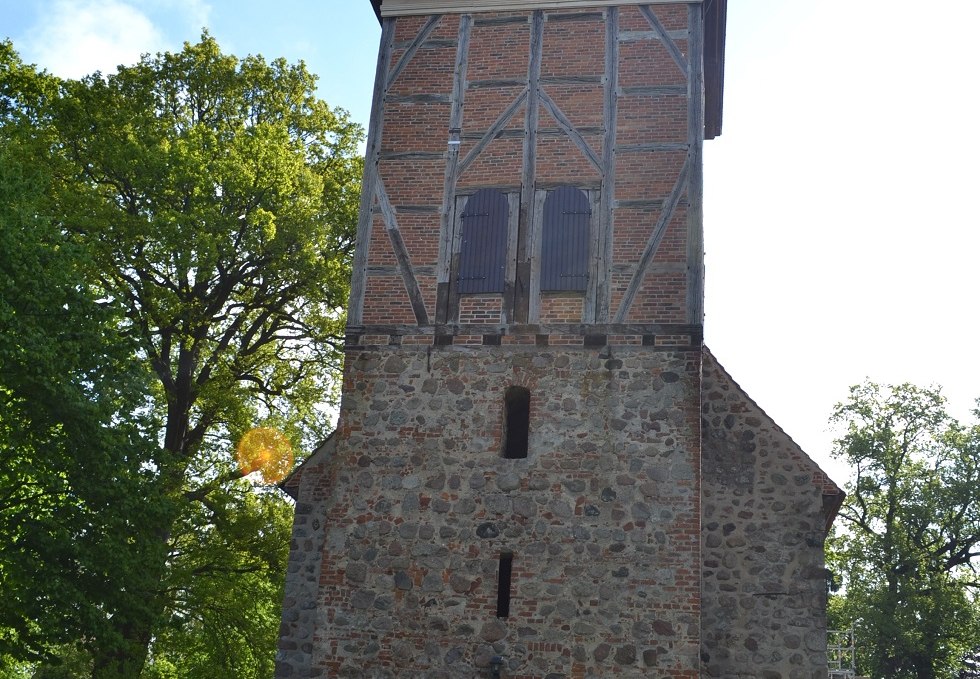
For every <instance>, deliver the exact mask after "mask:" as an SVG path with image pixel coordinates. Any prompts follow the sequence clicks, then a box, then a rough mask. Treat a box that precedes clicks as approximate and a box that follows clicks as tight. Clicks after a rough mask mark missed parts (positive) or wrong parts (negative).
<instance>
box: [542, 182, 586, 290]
mask: <svg viewBox="0 0 980 679" xmlns="http://www.w3.org/2000/svg"><path fill="white" fill-rule="evenodd" d="M591 219H592V206H591V204H590V203H589V197H588V196H587V195H586V194H585V192H584V191H582V190H581V189H577V188H575V187H574V186H561V187H559V188H557V189H555V190H554V191H549V192H548V197H547V198H545V201H544V224H543V225H542V229H541V291H542V292H559V291H563V290H572V291H584V290H585V289H586V286H587V284H588V281H589V223H590V222H591Z"/></svg>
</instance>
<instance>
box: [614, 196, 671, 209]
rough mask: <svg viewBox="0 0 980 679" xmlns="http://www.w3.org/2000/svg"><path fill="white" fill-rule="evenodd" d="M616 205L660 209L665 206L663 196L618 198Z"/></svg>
mask: <svg viewBox="0 0 980 679" xmlns="http://www.w3.org/2000/svg"><path fill="white" fill-rule="evenodd" d="M615 204H616V207H631V208H641V209H644V208H645V209H651V208H652V209H659V208H662V207H663V206H664V199H663V198H633V199H630V200H617V201H616V203H615Z"/></svg>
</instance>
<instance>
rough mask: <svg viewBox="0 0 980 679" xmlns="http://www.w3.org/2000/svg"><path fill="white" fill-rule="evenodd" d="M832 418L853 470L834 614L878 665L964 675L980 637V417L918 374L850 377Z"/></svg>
mask: <svg viewBox="0 0 980 679" xmlns="http://www.w3.org/2000/svg"><path fill="white" fill-rule="evenodd" d="M832 421H833V422H835V423H837V424H839V425H842V427H843V435H842V436H841V437H840V439H838V441H837V442H836V450H835V453H836V455H837V456H839V457H842V458H843V459H845V460H846V461H847V462H848V463H849V464H850V465H851V468H852V469H853V473H854V476H853V478H852V479H851V481H850V483H849V484H848V486H847V493H848V498H847V500H846V502H845V504H844V506H843V507H842V509H841V513H840V518H839V519H838V522H837V526H836V527H835V532H834V535H833V536H832V538H831V541H830V555H829V556H830V563H831V565H832V567H833V568H834V570H835V571H836V573H837V574H838V575H839V576H840V578H841V580H842V583H841V584H842V585H843V589H842V593H841V594H839V595H838V596H837V597H836V598H835V600H834V601H833V602H832V604H831V607H832V612H833V614H834V617H835V618H836V621H835V624H838V625H841V626H850V625H853V626H855V628H856V630H857V636H858V649H859V658H860V662H861V666H860V668H859V669H860V670H861V671H863V672H865V673H868V674H870V675H871V676H872V677H916V678H918V679H931V678H932V677H955V676H957V674H958V673H959V672H960V671H961V670H962V669H963V659H964V657H965V656H966V655H967V654H968V653H969V651H970V650H971V649H974V648H976V647H977V646H978V645H980V611H978V610H977V601H976V595H977V592H978V589H980V578H978V576H977V567H978V565H980V564H978V557H980V427H978V426H976V425H974V426H972V427H965V426H963V425H961V424H960V423H958V422H957V421H956V420H954V419H953V418H952V417H951V416H950V415H949V414H948V412H947V410H946V403H945V399H944V398H943V397H942V396H941V394H940V392H939V390H938V389H923V388H919V387H915V386H913V385H909V384H902V385H898V386H880V385H877V384H873V383H865V384H862V385H859V386H855V387H852V389H851V395H850V399H849V400H848V401H846V402H844V403H841V404H839V405H838V406H837V407H836V409H835V411H834V414H833V418H832Z"/></svg>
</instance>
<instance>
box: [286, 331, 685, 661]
mask: <svg viewBox="0 0 980 679" xmlns="http://www.w3.org/2000/svg"><path fill="white" fill-rule="evenodd" d="M700 363H701V354H700V352H696V351H695V352H684V351H651V350H649V349H644V348H626V347H623V348H615V349H610V348H608V347H604V348H597V349H584V348H556V347H540V348H535V347H530V348H524V347H512V348H508V347H503V348H497V349H495V350H494V351H493V352H492V353H491V352H488V351H487V349H486V348H484V347H474V348H467V347H459V346H452V347H441V348H437V347H420V348H418V349H417V350H414V351H412V350H407V349H406V348H404V347H402V348H400V349H384V350H375V351H363V352H357V353H352V354H351V355H349V360H348V366H347V370H346V376H345V389H344V394H345V396H344V406H343V420H342V421H341V423H340V425H339V428H338V431H337V433H336V434H335V436H334V440H335V441H336V447H335V448H334V450H333V452H332V454H331V455H330V456H329V459H322V461H320V462H319V463H320V464H322V465H323V468H322V469H321V470H320V471H319V472H318V473H313V470H312V469H310V470H309V471H310V472H311V473H310V474H307V473H306V470H304V473H303V479H302V482H301V485H302V495H301V496H300V506H301V507H302V508H303V512H302V516H303V517H304V519H303V524H304V525H305V526H306V527H308V529H310V530H311V531H313V529H314V526H316V525H317V522H320V527H319V528H318V529H316V530H318V531H319V532H320V534H321V537H319V538H316V539H314V542H315V541H316V540H320V541H321V542H322V544H323V545H324V549H323V554H322V563H321V565H320V571H319V581H318V583H317V585H316V589H317V590H318V594H317V595H316V597H315V599H314V602H315V604H316V610H317V614H316V629H315V632H314V635H313V639H312V644H311V645H309V644H308V642H306V641H304V640H301V639H300V640H296V641H297V643H293V642H292V641H290V640H289V637H290V636H291V635H292V634H294V633H295V632H296V631H297V630H298V627H299V626H301V625H304V624H306V623H305V621H303V620H302V619H301V618H297V617H296V615H295V614H293V613H291V612H289V611H293V610H296V607H297V605H299V607H300V608H301V609H302V608H303V606H304V605H305V604H304V603H302V602H299V601H298V600H296V599H295V598H294V599H292V600H290V599H287V604H291V605H290V606H287V615H288V617H287V618H286V620H285V621H284V627H283V635H284V641H286V643H285V644H284V646H283V649H284V650H283V652H281V653H280V656H279V658H280V663H279V669H278V676H281V677H300V676H330V677H334V676H351V677H389V676H390V677H395V676H398V677H447V678H449V677H460V678H463V677H466V678H467V679H471V678H472V677H474V676H483V675H484V674H485V673H487V668H488V664H489V661H490V659H491V657H492V656H494V655H500V656H502V657H503V658H504V659H505V676H507V677H525V678H530V677H537V678H544V677H550V678H553V679H554V678H557V677H611V676H616V677H646V676H663V677H695V676H697V663H698V661H697V657H698V652H699V647H700V631H699V599H700V596H699V595H700V590H701V577H700V571H701V569H700V562H701V556H700V542H701V540H700V521H699V497H700V491H699V487H698V486H699V481H698V479H699V468H698V467H699V461H698V453H697V451H698V449H699V438H700V431H699V413H698V405H697V404H698V403H699V398H698V394H699V391H700V385H699V380H700ZM515 384H516V385H522V386H525V387H527V388H528V389H529V390H530V392H531V428H530V442H529V454H528V457H527V459H520V460H507V459H502V458H501V447H502V442H501V429H502V413H503V393H504V390H505V389H506V388H507V387H508V386H510V385H515ZM310 498H314V499H313V500H312V504H311V500H310ZM307 510H309V511H307ZM314 515H316V516H314ZM324 531H325V533H324ZM314 532H315V531H314ZM323 535H326V538H324V537H323ZM297 538H298V539H300V538H301V536H299V535H297ZM311 544H313V543H312V542H311ZM502 553H510V554H513V564H514V572H513V583H512V587H511V597H512V598H511V605H510V615H509V617H507V618H498V617H497V616H496V612H497V611H496V605H497V572H498V564H499V558H500V555H501V554H502ZM295 559H296V556H295V549H294V561H295ZM307 560H308V559H307ZM311 563H312V562H311ZM307 566H308V564H307V563H306V562H305V561H304V562H302V563H299V564H294V565H293V566H291V568H290V578H291V581H290V582H289V583H287V590H288V591H289V592H290V594H289V595H288V596H293V595H294V593H295V592H301V591H302V592H308V591H309V589H310V587H311V586H312V583H311V574H310V573H309V570H308V568H307ZM308 603H310V602H309V601H307V602H306V604H308ZM298 614H299V615H302V613H301V612H298ZM304 644H307V645H306V646H304ZM306 648H310V649H311V650H312V652H311V653H309V654H304V651H305V649H306ZM487 676H489V675H488V674H487Z"/></svg>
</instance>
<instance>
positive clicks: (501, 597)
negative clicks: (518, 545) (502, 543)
mask: <svg viewBox="0 0 980 679" xmlns="http://www.w3.org/2000/svg"><path fill="white" fill-rule="evenodd" d="M513 566H514V555H513V554H508V553H504V554H501V555H500V565H499V567H498V569H497V617H498V618H507V617H510V582H511V573H512V572H513Z"/></svg>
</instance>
